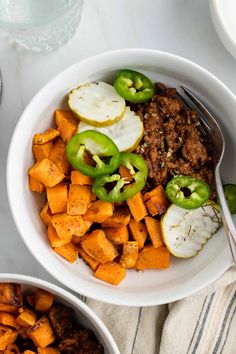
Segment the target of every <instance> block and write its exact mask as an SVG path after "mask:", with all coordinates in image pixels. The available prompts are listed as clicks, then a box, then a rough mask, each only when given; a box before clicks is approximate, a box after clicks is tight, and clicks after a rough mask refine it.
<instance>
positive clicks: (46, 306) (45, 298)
mask: <svg viewBox="0 0 236 354" xmlns="http://www.w3.org/2000/svg"><path fill="white" fill-rule="evenodd" d="M52 304H53V295H52V294H51V293H49V292H48V291H45V290H42V289H37V291H36V293H35V310H36V311H39V312H49V310H50V308H51V307H52Z"/></svg>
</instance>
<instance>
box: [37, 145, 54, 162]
mask: <svg viewBox="0 0 236 354" xmlns="http://www.w3.org/2000/svg"><path fill="white" fill-rule="evenodd" d="M52 145H53V142H52V141H48V142H47V143H45V144H33V145H32V152H33V155H34V158H35V160H36V161H41V160H43V159H45V158H47V157H49V154H50V151H51V148H52Z"/></svg>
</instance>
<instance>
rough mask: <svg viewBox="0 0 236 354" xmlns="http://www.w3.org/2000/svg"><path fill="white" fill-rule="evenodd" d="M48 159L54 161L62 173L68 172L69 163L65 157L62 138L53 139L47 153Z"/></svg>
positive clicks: (64, 146)
mask: <svg viewBox="0 0 236 354" xmlns="http://www.w3.org/2000/svg"><path fill="white" fill-rule="evenodd" d="M49 159H50V160H51V161H52V162H54V163H55V164H56V165H57V166H58V167H59V168H60V170H61V171H62V172H63V173H65V174H66V173H68V171H69V167H70V164H69V162H68V161H67V158H66V145H65V143H64V142H63V141H62V139H57V141H55V143H54V145H53V147H52V149H51V152H50V154H49Z"/></svg>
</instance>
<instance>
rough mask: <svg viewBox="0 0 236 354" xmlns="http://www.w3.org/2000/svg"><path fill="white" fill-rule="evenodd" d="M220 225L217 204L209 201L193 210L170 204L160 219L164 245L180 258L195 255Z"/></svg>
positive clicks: (220, 220) (220, 219)
mask: <svg viewBox="0 0 236 354" xmlns="http://www.w3.org/2000/svg"><path fill="white" fill-rule="evenodd" d="M221 225H222V218H221V214H220V210H219V206H218V205H217V204H215V203H213V202H211V201H208V202H207V203H205V204H204V205H203V206H202V207H200V208H198V209H193V210H189V209H183V208H180V207H178V206H177V205H174V204H172V205H171V206H170V207H169V208H168V210H167V212H166V213H165V215H164V217H163V218H162V221H161V229H162V236H163V240H164V243H165V244H166V247H167V248H168V250H169V251H170V253H171V254H173V255H174V256H176V257H180V258H190V257H194V256H196V255H197V254H198V253H199V251H201V249H202V248H203V246H204V245H205V244H206V242H207V241H208V240H209V239H210V238H211V237H212V235H214V233H215V232H216V231H217V230H218V229H219V227H220V226H221Z"/></svg>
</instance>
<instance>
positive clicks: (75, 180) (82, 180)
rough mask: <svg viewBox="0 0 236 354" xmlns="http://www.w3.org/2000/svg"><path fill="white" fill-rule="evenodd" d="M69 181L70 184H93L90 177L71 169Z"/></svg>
mask: <svg viewBox="0 0 236 354" xmlns="http://www.w3.org/2000/svg"><path fill="white" fill-rule="evenodd" d="M71 183H72V184H79V185H81V186H83V185H87V186H91V185H92V184H93V179H92V177H89V176H85V175H83V174H82V173H81V172H79V171H75V170H73V171H71Z"/></svg>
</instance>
